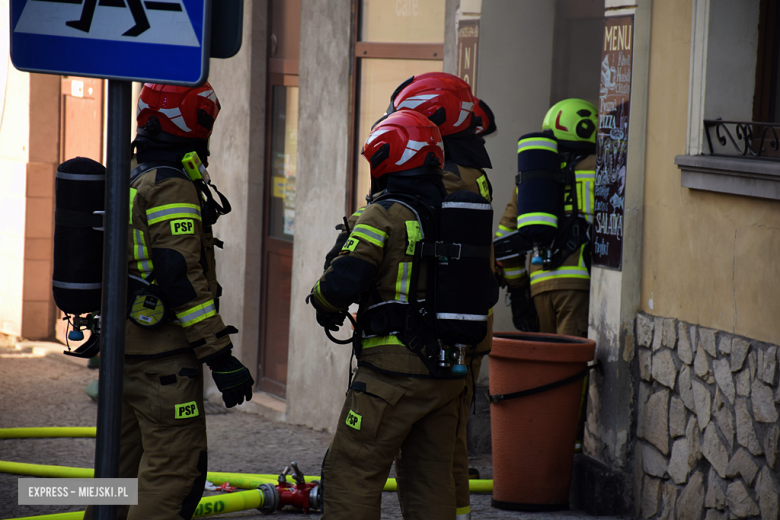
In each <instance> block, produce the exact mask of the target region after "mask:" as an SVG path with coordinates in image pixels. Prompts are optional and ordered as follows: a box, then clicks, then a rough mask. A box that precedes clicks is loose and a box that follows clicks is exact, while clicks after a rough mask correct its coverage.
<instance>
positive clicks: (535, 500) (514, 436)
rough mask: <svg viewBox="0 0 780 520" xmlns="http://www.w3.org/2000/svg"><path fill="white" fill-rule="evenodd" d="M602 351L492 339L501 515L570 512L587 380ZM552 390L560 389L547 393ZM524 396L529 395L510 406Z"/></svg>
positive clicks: (591, 345)
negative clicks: (505, 512) (591, 364)
mask: <svg viewBox="0 0 780 520" xmlns="http://www.w3.org/2000/svg"><path fill="white" fill-rule="evenodd" d="M595 351H596V343H595V342H594V341H592V340H589V339H584V338H576V337H572V336H560V335H555V334H535V333H523V332H497V333H495V334H493V350H492V351H491V353H490V356H489V363H490V395H491V396H493V397H492V398H491V405H490V425H491V428H492V436H493V506H494V507H498V508H501V509H514V510H519V511H556V510H561V509H568V507H569V504H568V502H569V482H570V480H571V468H572V462H573V459H574V442H575V437H576V435H577V420H578V418H579V409H580V402H581V398H582V384H583V378H584V376H585V375H586V374H587V363H588V361H591V360H592V359H593V356H594V353H595ZM555 383H558V385H557V387H556V385H555ZM548 385H549V386H551V387H554V388H545V387H547V386H548ZM534 389H536V390H534ZM532 390H533V391H532ZM523 391H528V392H524V393H525V394H530V395H521V396H519V397H516V398H511V397H512V396H511V395H510V394H513V393H518V392H523ZM497 396H504V397H505V399H504V400H501V398H500V397H497Z"/></svg>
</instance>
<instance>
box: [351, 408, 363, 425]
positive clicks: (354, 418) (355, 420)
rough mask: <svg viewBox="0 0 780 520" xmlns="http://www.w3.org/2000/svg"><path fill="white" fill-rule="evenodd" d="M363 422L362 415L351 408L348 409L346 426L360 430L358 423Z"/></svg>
mask: <svg viewBox="0 0 780 520" xmlns="http://www.w3.org/2000/svg"><path fill="white" fill-rule="evenodd" d="M361 422H363V416H362V415H358V414H356V413H355V412H353V411H352V410H350V411H349V415H347V426H349V427H350V428H354V429H356V430H360V423H361Z"/></svg>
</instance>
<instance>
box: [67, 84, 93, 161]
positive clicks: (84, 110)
mask: <svg viewBox="0 0 780 520" xmlns="http://www.w3.org/2000/svg"><path fill="white" fill-rule="evenodd" d="M61 85H62V88H61V90H60V92H61V93H62V94H61V95H62V99H61V103H60V113H61V116H60V122H61V123H60V124H61V126H60V137H61V138H60V160H61V161H62V162H64V161H66V160H68V159H73V158H74V157H89V158H90V159H94V160H95V161H97V162H101V163H102V162H103V80H102V79H94V78H78V77H74V76H63V77H62V83H61Z"/></svg>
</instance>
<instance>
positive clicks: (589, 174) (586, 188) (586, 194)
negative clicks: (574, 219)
mask: <svg viewBox="0 0 780 520" xmlns="http://www.w3.org/2000/svg"><path fill="white" fill-rule="evenodd" d="M574 174H575V175H576V177H577V206H578V208H579V211H580V213H581V214H582V215H583V216H584V217H585V219H586V220H587V221H588V222H592V221H593V208H594V206H595V204H596V203H595V197H594V190H593V187H594V186H595V183H596V172H595V171H593V170H582V171H577V172H574ZM570 191H571V188H570V187H569V186H566V193H567V195H568V192H570ZM573 210H574V209H573V208H572V205H571V204H566V205H565V206H564V211H567V212H571V211H573Z"/></svg>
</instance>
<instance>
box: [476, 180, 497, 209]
mask: <svg viewBox="0 0 780 520" xmlns="http://www.w3.org/2000/svg"><path fill="white" fill-rule="evenodd" d="M477 186H479V194H480V195H482V196H483V197H485V198H486V199H487V201H488V202H493V201H492V200H491V197H490V188H489V187H488V180H487V176H486V175H482V176H480V177H477Z"/></svg>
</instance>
